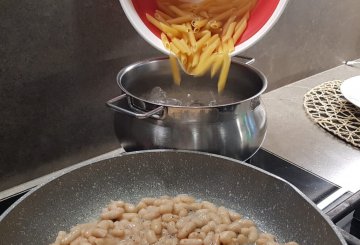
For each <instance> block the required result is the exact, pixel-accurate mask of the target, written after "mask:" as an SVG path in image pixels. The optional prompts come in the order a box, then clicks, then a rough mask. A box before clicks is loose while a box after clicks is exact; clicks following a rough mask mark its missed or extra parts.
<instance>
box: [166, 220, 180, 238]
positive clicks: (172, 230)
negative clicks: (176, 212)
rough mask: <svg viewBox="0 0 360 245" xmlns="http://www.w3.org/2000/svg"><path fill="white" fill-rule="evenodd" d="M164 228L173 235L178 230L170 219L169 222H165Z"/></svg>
mask: <svg viewBox="0 0 360 245" xmlns="http://www.w3.org/2000/svg"><path fill="white" fill-rule="evenodd" d="M166 228H167V230H168V232H169V233H170V234H171V235H175V234H176V233H177V232H178V229H176V225H175V222H174V221H170V222H169V223H167V226H166Z"/></svg>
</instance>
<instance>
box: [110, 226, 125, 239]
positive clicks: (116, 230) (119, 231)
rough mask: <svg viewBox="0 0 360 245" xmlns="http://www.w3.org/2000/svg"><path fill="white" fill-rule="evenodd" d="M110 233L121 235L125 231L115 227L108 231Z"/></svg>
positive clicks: (116, 235)
mask: <svg viewBox="0 0 360 245" xmlns="http://www.w3.org/2000/svg"><path fill="white" fill-rule="evenodd" d="M110 234H111V235H113V236H115V237H123V236H124V235H125V232H124V230H122V229H119V228H115V229H112V230H111V231H110Z"/></svg>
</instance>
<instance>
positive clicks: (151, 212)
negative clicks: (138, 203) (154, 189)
mask: <svg viewBox="0 0 360 245" xmlns="http://www.w3.org/2000/svg"><path fill="white" fill-rule="evenodd" d="M159 216H160V209H159V207H155V206H149V207H147V208H146V212H145V213H143V214H142V216H141V217H142V218H143V219H147V220H152V219H156V218H158V217H159Z"/></svg>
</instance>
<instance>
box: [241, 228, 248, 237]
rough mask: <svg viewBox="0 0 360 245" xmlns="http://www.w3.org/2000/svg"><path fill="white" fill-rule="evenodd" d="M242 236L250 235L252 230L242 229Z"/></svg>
mask: <svg viewBox="0 0 360 245" xmlns="http://www.w3.org/2000/svg"><path fill="white" fill-rule="evenodd" d="M240 233H241V234H243V235H245V236H248V235H249V233H250V229H249V228H241V232H240Z"/></svg>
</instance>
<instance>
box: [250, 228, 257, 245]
mask: <svg viewBox="0 0 360 245" xmlns="http://www.w3.org/2000/svg"><path fill="white" fill-rule="evenodd" d="M249 230H250V232H249V234H248V240H249V242H250V243H254V242H255V241H256V239H258V237H259V234H258V230H257V229H256V227H255V226H251V227H250V228H249Z"/></svg>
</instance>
